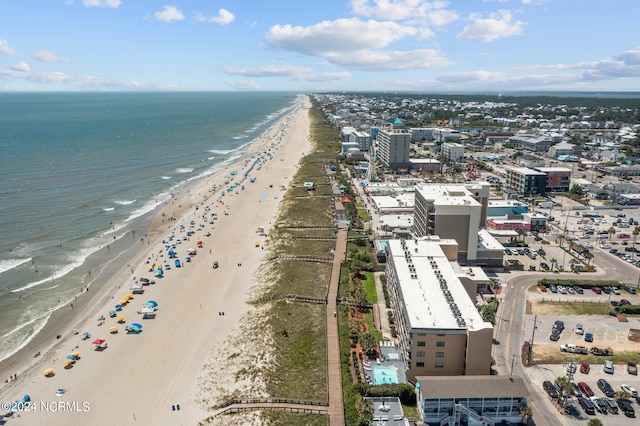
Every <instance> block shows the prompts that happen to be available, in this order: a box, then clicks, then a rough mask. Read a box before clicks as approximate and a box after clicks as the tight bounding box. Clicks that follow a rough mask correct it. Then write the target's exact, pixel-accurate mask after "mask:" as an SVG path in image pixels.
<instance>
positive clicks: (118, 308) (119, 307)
mask: <svg viewBox="0 0 640 426" xmlns="http://www.w3.org/2000/svg"><path fill="white" fill-rule="evenodd" d="M115 308H116V311H121V310H122V305H121V304H120V303H118V304H117V305H116V306H115Z"/></svg>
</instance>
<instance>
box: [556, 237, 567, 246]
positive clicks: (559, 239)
mask: <svg viewBox="0 0 640 426" xmlns="http://www.w3.org/2000/svg"><path fill="white" fill-rule="evenodd" d="M565 239H566V237H565V236H564V234H560V235H558V236H557V237H556V242H557V243H558V246H560V248H562V243H563V242H564V240H565Z"/></svg>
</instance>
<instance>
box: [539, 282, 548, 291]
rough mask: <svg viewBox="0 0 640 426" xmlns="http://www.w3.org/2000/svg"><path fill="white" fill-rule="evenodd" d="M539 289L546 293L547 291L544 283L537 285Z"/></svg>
mask: <svg viewBox="0 0 640 426" xmlns="http://www.w3.org/2000/svg"><path fill="white" fill-rule="evenodd" d="M538 288H539V289H540V291H541V292H543V293H546V292H547V287H546V286H545V285H544V284H540V287H538Z"/></svg>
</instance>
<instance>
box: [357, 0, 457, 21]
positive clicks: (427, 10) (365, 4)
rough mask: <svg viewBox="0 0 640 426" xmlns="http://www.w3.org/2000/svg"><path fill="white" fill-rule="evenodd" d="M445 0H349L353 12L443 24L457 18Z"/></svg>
mask: <svg viewBox="0 0 640 426" xmlns="http://www.w3.org/2000/svg"><path fill="white" fill-rule="evenodd" d="M448 5H449V2H447V1H425V0H351V8H352V11H353V13H354V14H356V15H360V16H367V17H371V18H379V19H385V20H391V21H411V22H423V23H425V24H429V25H435V26H443V25H446V24H448V23H449V22H453V21H456V20H457V19H459V17H458V14H457V13H456V12H454V11H452V10H448V9H446V7H447V6H448Z"/></svg>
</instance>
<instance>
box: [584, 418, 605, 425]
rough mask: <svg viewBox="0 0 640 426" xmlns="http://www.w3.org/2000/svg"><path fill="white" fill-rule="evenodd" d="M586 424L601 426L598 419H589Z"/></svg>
mask: <svg viewBox="0 0 640 426" xmlns="http://www.w3.org/2000/svg"><path fill="white" fill-rule="evenodd" d="M587 426H602V421H600V419H589V422H587Z"/></svg>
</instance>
